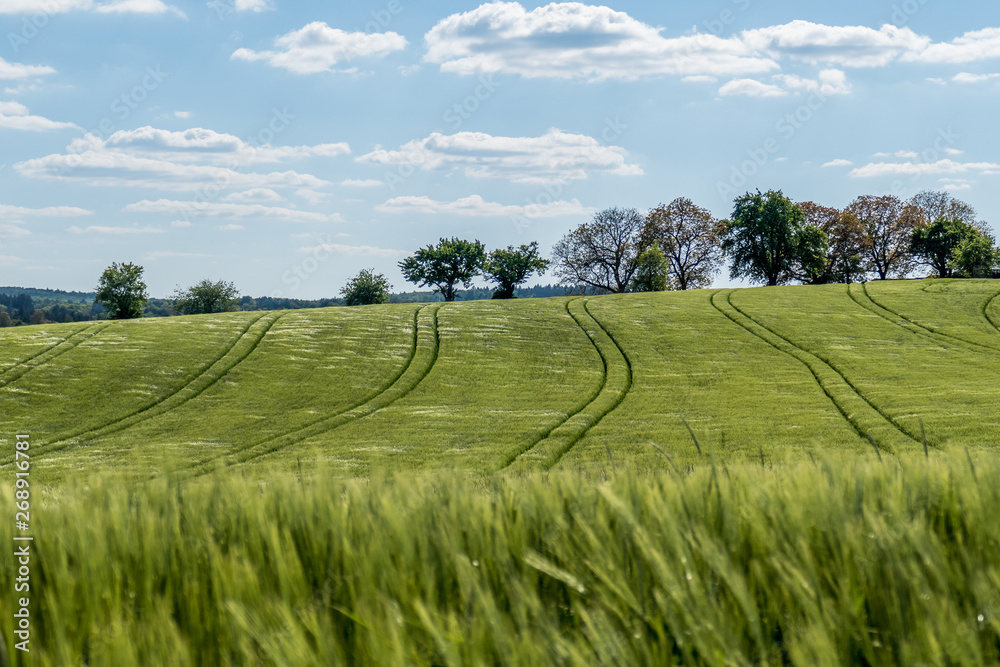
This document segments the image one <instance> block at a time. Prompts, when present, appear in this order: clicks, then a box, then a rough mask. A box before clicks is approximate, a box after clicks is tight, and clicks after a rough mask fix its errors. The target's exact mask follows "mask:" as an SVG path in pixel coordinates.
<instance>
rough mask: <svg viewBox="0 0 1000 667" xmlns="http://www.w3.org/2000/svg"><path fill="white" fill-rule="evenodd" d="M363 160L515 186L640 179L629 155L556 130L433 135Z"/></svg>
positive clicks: (377, 149) (585, 137)
mask: <svg viewBox="0 0 1000 667" xmlns="http://www.w3.org/2000/svg"><path fill="white" fill-rule="evenodd" d="M357 160H358V162H363V163H367V164H384V165H409V166H413V167H416V168H419V169H422V170H424V171H445V172H461V173H463V174H465V175H466V176H469V177H472V178H502V179H506V180H509V181H512V182H514V183H554V182H565V181H575V180H585V179H587V178H588V177H589V176H590V175H591V174H593V173H608V174H616V175H620V176H638V175H642V174H643V171H642V168H640V167H639V166H638V165H635V164H629V163H628V161H627V159H626V151H625V149H623V148H620V147H618V146H605V145H603V144H602V143H601V142H599V141H598V140H597V139H594V138H593V137H588V136H586V135H582V134H570V133H567V132H562V131H561V130H558V129H551V130H549V131H548V132H547V133H546V134H544V135H542V136H540V137H494V136H491V135H489V134H485V133H482V132H459V133H458V134H452V135H444V134H440V133H437V132H435V133H433V134H431V135H430V136H429V137H427V138H426V139H419V140H416V141H410V142H408V143H406V144H404V145H403V146H402V147H400V149H399V150H395V151H391V150H385V149H383V148H381V147H376V149H375V150H374V151H372V152H371V153H368V154H367V155H362V156H361V157H359V158H357Z"/></svg>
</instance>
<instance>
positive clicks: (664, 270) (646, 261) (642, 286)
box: [632, 242, 670, 292]
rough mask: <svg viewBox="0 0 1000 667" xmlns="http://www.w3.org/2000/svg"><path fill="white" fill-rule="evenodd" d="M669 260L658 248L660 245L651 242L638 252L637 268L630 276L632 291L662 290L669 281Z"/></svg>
mask: <svg viewBox="0 0 1000 667" xmlns="http://www.w3.org/2000/svg"><path fill="white" fill-rule="evenodd" d="M669 266H670V265H669V262H668V261H667V257H666V255H664V254H663V251H662V250H660V245H659V243H657V242H653V244H652V245H651V246H649V247H648V248H646V249H645V250H643V251H642V252H641V253H640V254H639V268H638V269H636V272H635V277H633V278H632V291H633V292H663V291H665V290H666V289H667V284H668V281H669V274H670V269H669Z"/></svg>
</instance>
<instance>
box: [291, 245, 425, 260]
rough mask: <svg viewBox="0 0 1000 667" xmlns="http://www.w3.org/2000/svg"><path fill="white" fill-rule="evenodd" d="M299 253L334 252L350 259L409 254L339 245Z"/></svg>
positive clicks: (309, 249) (301, 250) (319, 246)
mask: <svg viewBox="0 0 1000 667" xmlns="http://www.w3.org/2000/svg"><path fill="white" fill-rule="evenodd" d="M299 252H301V253H307V254H312V253H315V252H334V253H337V254H340V255H348V256H351V257H387V258H392V257H405V256H406V255H409V254H410V253H409V252H408V251H406V250H392V249H390V248H378V247H375V246H370V245H341V244H339V243H321V244H319V245H317V246H308V247H302V248H299Z"/></svg>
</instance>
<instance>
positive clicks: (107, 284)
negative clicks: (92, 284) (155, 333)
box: [94, 262, 149, 320]
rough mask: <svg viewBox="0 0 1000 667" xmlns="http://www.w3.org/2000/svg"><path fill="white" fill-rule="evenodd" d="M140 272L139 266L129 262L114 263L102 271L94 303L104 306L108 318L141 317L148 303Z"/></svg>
mask: <svg viewBox="0 0 1000 667" xmlns="http://www.w3.org/2000/svg"><path fill="white" fill-rule="evenodd" d="M142 272H143V268H142V267H141V266H139V265H138V264H132V263H131V262H128V263H125V262H123V263H121V264H118V263H117V262H114V263H112V264H111V266H109V267H108V268H106V269H104V273H102V274H101V278H100V281H99V282H98V284H97V290H96V292H97V294H96V295H95V297H94V302H95V303H100V304H101V305H102V306H104V309H105V310H106V311H108V317H109V318H111V319H114V320H128V319H133V318H137V317H142V309H143V307H145V305H146V304H147V303H149V295H148V294H147V292H146V283H144V282H143V281H142Z"/></svg>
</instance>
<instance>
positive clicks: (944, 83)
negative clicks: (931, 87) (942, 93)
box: [927, 76, 948, 86]
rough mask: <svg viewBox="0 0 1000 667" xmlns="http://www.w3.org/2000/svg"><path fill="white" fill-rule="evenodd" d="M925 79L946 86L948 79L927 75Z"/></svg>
mask: <svg viewBox="0 0 1000 667" xmlns="http://www.w3.org/2000/svg"><path fill="white" fill-rule="evenodd" d="M927 80H928V81H930V82H931V83H933V84H935V85H938V86H947V85H948V81H946V80H945V79H942V78H941V77H937V76H929V77H927Z"/></svg>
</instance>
